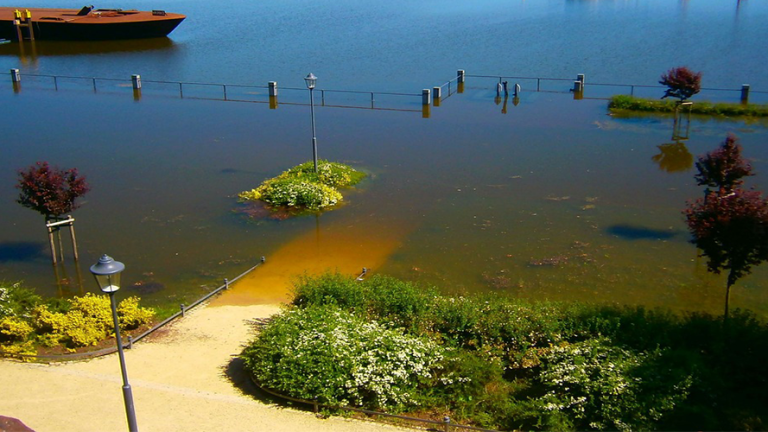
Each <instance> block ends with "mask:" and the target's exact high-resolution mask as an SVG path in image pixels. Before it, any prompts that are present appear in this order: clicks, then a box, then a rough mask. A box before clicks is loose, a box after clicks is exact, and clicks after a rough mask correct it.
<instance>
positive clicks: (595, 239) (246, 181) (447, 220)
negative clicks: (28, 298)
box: [0, 0, 768, 314]
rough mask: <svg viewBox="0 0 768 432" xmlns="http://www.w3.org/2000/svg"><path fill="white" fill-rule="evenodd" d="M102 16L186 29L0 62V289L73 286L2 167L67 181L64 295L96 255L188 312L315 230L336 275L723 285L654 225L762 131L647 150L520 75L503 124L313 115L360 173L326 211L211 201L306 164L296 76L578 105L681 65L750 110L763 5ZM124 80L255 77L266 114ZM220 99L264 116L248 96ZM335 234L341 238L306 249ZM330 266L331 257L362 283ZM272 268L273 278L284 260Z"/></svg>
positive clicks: (514, 288) (661, 121) (191, 4)
mask: <svg viewBox="0 0 768 432" xmlns="http://www.w3.org/2000/svg"><path fill="white" fill-rule="evenodd" d="M54 3H55V2H54ZM54 3H52V4H51V5H50V6H51V7H54V6H60V7H67V6H72V5H71V4H64V3H56V4H54ZM114 7H121V5H114ZM122 7H126V8H127V7H135V8H139V9H166V10H168V11H174V12H180V13H184V14H186V15H187V16H188V18H187V21H185V22H184V23H183V24H182V25H181V26H180V27H179V28H178V29H177V30H176V31H175V32H174V33H172V34H171V38H170V39H163V40H154V41H146V40H144V41H141V40H138V41H122V42H104V43H78V44H71V43H43V42H40V43H37V44H36V45H35V46H34V47H33V46H31V45H24V47H23V49H22V47H20V46H18V45H17V44H4V45H0V67H2V68H4V70H8V69H9V68H19V69H21V73H22V76H23V82H22V90H21V92H19V93H14V91H13V89H12V87H11V84H10V79H0V103H1V104H2V105H3V107H4V109H3V111H2V116H3V126H4V131H3V138H2V142H3V147H2V149H0V155H2V157H0V202H2V203H3V205H2V206H0V223H2V229H0V278H4V279H11V280H16V279H25V280H26V281H27V283H28V284H30V285H33V286H37V287H39V289H40V290H41V291H43V292H45V293H48V294H56V293H59V294H61V295H72V294H77V293H79V292H81V284H80V283H79V278H78V273H77V271H76V270H75V268H74V266H73V265H72V264H71V261H67V264H66V265H65V266H64V267H62V268H60V269H59V279H58V283H57V282H56V280H57V279H56V278H54V272H53V269H52V267H51V265H50V261H49V253H48V251H47V243H46V241H47V238H46V231H45V228H44V226H43V224H42V219H41V217H39V216H38V215H36V214H35V213H33V212H32V211H29V210H26V209H24V208H22V207H21V206H19V205H17V204H15V203H14V202H13V201H14V198H15V193H16V191H15V190H14V189H13V184H14V183H15V180H16V174H15V173H16V170H17V169H19V168H22V167H25V166H29V165H31V164H33V163H34V162H35V161H38V160H47V161H50V162H51V163H52V164H56V165H59V166H61V167H73V166H74V167H77V168H79V169H80V170H81V172H82V173H83V174H85V175H86V176H87V177H88V180H89V182H90V183H91V185H92V186H93V190H92V192H90V193H89V194H88V195H87V196H86V201H85V202H84V205H83V207H82V208H81V209H79V210H77V211H76V212H75V213H74V216H75V218H76V219H77V222H76V229H77V235H78V241H79V243H80V253H81V257H82V260H81V265H80V267H81V268H80V270H81V271H80V273H81V274H80V276H81V277H82V278H83V279H84V285H83V287H84V289H92V288H93V285H92V282H91V281H90V275H89V274H88V272H87V267H88V266H89V265H90V264H91V263H93V262H95V261H96V259H98V257H99V256H100V255H101V254H103V253H105V252H106V253H110V254H112V255H113V256H114V257H115V258H116V259H118V260H122V261H123V262H125V263H126V265H127V267H128V271H127V272H126V274H125V283H126V287H129V288H126V290H125V294H130V293H137V294H140V295H141V296H142V297H144V298H145V299H146V300H147V301H149V302H153V303H180V302H188V301H189V300H190V299H193V298H196V297H197V296H199V295H200V294H201V293H203V292H207V291H208V290H210V289H211V288H212V287H215V286H218V285H220V284H221V281H222V279H223V278H224V277H232V276H234V275H236V274H238V273H240V272H241V271H243V270H244V269H246V268H248V267H250V266H251V265H253V264H254V263H255V262H257V261H258V259H259V257H261V256H262V255H265V256H267V257H270V256H271V255H274V254H277V255H278V256H283V257H284V256H286V255H288V256H290V254H291V253H292V252H291V251H294V250H300V248H302V247H304V248H310V247H313V246H311V243H312V242H310V241H307V239H308V233H309V234H310V235H311V233H312V232H315V233H317V235H316V237H317V239H318V240H317V242H316V244H315V246H314V247H315V248H316V251H315V255H316V256H318V257H319V256H320V255H323V254H325V258H328V255H329V254H330V255H331V256H334V255H333V254H332V253H331V252H329V251H340V250H344V248H345V245H349V248H350V250H359V249H360V248H367V249H376V250H380V252H381V253H380V254H379V255H376V254H370V255H369V254H362V253H361V254H360V255H359V258H360V261H365V260H368V259H371V260H375V262H377V263H379V262H383V264H381V265H380V266H379V265H378V264H376V266H379V267H380V268H376V269H374V271H380V272H386V273H390V274H394V275H396V276H400V277H405V278H408V279H414V280H421V281H424V282H426V283H435V284H439V285H441V286H443V287H444V288H445V289H446V290H450V291H456V292H462V291H487V290H492V291H509V292H512V293H515V294H516V295H519V296H523V297H532V298H550V299H580V300H597V301H607V302H620V303H633V304H634V303H641V304H647V305H664V306H669V307H672V308H675V309H700V310H707V311H712V312H719V310H720V308H721V304H722V296H723V293H722V291H723V285H724V281H723V280H722V278H717V277H712V276H710V275H708V274H707V273H706V272H705V270H704V269H705V263H704V262H702V261H701V260H699V259H697V258H696V250H695V249H694V248H693V247H692V246H691V245H690V244H689V243H688V242H687V239H688V237H687V233H686V229H685V226H684V225H683V221H682V216H681V214H680V212H681V210H682V208H683V207H684V205H685V201H686V200H687V199H691V198H695V197H697V196H698V195H699V194H700V193H701V192H700V190H699V189H698V188H697V187H695V185H694V183H693V180H692V178H693V172H692V171H691V170H690V163H691V161H692V157H693V156H694V155H699V154H702V153H704V152H706V151H709V150H711V149H713V148H714V147H715V146H717V145H718V144H719V143H720V142H721V141H722V140H723V139H724V137H725V134H726V133H727V132H730V131H733V132H736V133H737V134H738V135H739V136H740V137H741V139H742V143H743V145H744V148H745V155H746V156H747V157H749V158H751V159H752V162H753V165H754V166H755V168H756V171H757V172H758V176H757V177H755V178H753V179H751V182H752V184H753V185H755V186H758V187H761V188H763V189H766V186H768V180H766V179H768V177H766V176H764V175H762V174H761V173H768V170H766V169H765V168H766V166H765V165H766V161H767V160H768V158H766V151H768V150H766V147H765V142H766V134H765V125H764V124H759V123H758V124H744V123H741V122H727V121H712V120H709V119H694V120H693V121H692V122H691V125H690V131H689V133H688V136H689V139H687V140H684V141H682V142H673V141H672V139H671V136H672V135H673V124H672V121H671V119H670V118H664V117H654V116H650V117H643V118H633V119H618V118H614V117H610V116H607V115H606V111H605V102H604V101H602V100H588V99H584V100H581V101H574V100H572V98H571V95H569V94H567V93H545V92H541V93H536V92H533V91H532V90H533V89H534V88H535V84H534V83H535V81H530V80H528V81H526V80H523V81H522V82H521V85H522V86H523V95H522V97H521V99H520V103H519V105H517V106H515V105H513V104H512V103H511V100H510V101H508V104H507V106H506V108H504V105H503V104H496V103H495V102H494V94H493V88H494V87H495V81H494V80H484V79H480V78H470V81H469V82H468V83H467V88H466V92H465V93H463V94H461V95H454V96H453V97H451V98H450V99H448V100H446V101H444V102H443V104H442V106H440V107H432V108H431V110H430V112H431V118H429V119H425V118H422V113H421V107H420V105H419V104H418V98H399V97H398V98H392V99H393V100H389V99H386V98H385V97H383V96H377V103H379V102H383V101H384V99H386V103H387V104H388V106H390V105H393V104H394V106H396V107H399V108H403V109H407V110H412V111H379V110H377V111H371V110H363V109H341V108H331V107H329V106H326V107H319V108H318V110H317V122H318V141H319V146H320V156H321V157H325V158H329V159H333V160H341V161H347V162H350V163H352V164H353V165H355V166H358V167H361V168H363V169H366V170H368V171H369V172H371V173H372V178H371V180H369V181H368V182H366V183H365V184H363V185H362V186H361V188H360V190H359V191H357V192H355V193H353V194H351V196H350V197H348V198H349V199H348V204H347V205H346V206H345V207H344V208H343V209H341V210H339V211H335V212H329V213H326V214H323V215H322V216H320V217H318V218H314V217H306V218H298V219H294V220H287V221H280V222H277V221H261V222H254V221H249V220H248V219H247V218H245V217H244V216H243V215H241V214H239V213H237V210H238V209H239V208H238V205H237V204H236V202H235V198H234V197H235V195H236V194H237V193H238V192H239V191H241V190H244V189H248V188H251V187H254V186H256V185H258V184H259V183H260V182H261V181H262V180H263V179H265V178H267V177H271V176H274V175H276V174H278V173H279V172H281V171H282V170H284V169H286V168H288V167H290V166H293V165H295V164H298V163H300V162H303V161H305V160H308V159H309V158H310V157H311V152H310V149H311V147H310V132H309V118H308V117H309V113H308V111H309V110H308V107H307V106H306V105H303V104H305V103H306V99H307V98H306V93H305V91H290V90H288V89H286V87H299V88H303V82H302V79H301V78H302V77H303V76H305V75H306V74H307V73H308V72H309V71H312V72H313V73H315V74H316V75H317V76H319V77H320V81H319V84H318V85H319V87H318V88H319V89H340V90H366V91H389V92H407V93H419V92H420V91H421V89H423V88H432V87H433V86H436V85H440V84H442V83H443V82H445V81H446V80H449V79H451V78H452V77H454V76H455V73H456V70H457V69H466V70H467V72H468V73H469V74H500V75H514V76H534V77H557V78H571V79H572V78H575V75H576V74H577V73H585V74H586V75H587V83H588V86H587V93H586V94H585V96H586V97H595V96H606V95H608V94H611V93H612V92H614V91H618V89H617V88H613V87H595V86H592V87H590V86H589V84H590V83H632V84H648V85H654V84H656V81H657V79H658V76H659V75H660V74H661V73H662V72H664V71H665V70H667V69H669V68H670V67H673V66H677V65H682V64H685V65H688V66H690V67H691V68H693V69H695V70H701V71H703V72H704V86H705V87H708V88H729V89H738V88H739V87H740V86H741V84H743V83H749V84H751V85H752V88H753V95H752V100H757V101H765V98H766V94H768V93H759V91H761V90H762V91H766V90H768V75H766V74H765V73H764V69H765V68H764V59H763V58H762V57H761V56H760V55H756V54H755V53H761V52H765V51H766V49H768V42H767V41H768V37H766V36H768V34H766V26H765V25H764V23H765V19H766V18H767V17H768V3H766V2H765V1H752V0H749V1H743V0H742V1H741V2H723V1H716V0H708V1H707V0H704V1H697V2H690V1H678V2H670V1H667V0H650V1H628V2H587V1H571V0H567V1H559V0H546V1H537V2H531V1H523V0H520V1H514V2H509V1H500V0H482V1H475V2H470V3H468V2H462V1H449V2H434V1H426V2H409V1H390V2H379V3H365V4H363V3H360V2H351V1H340V2H332V3H322V2H321V3H316V2H315V3H311V2H307V1H305V0H290V1H280V2H269V1H267V2H252V1H248V0H235V1H232V2H228V3H227V4H226V5H221V4H218V3H216V4H214V3H212V2H210V1H207V0H163V1H156V0H151V1H150V0H137V1H134V2H132V3H131V4H130V5H122ZM224 17H226V20H224V19H223V18H224ZM223 22H226V29H227V31H223V27H222V25H223V24H222V23H223ZM136 73H138V74H141V75H142V77H143V79H144V80H145V81H147V82H148V81H152V80H154V81H192V82H214V83H225V84H246V85H259V86H264V85H266V83H267V82H268V81H278V82H279V84H280V86H281V88H282V89H283V90H282V91H281V96H280V104H279V106H278V108H277V109H274V110H272V109H269V106H268V104H261V103H256V104H253V103H234V102H228V103H227V102H220V101H206V100H199V99H194V98H190V96H192V95H190V94H188V93H185V96H186V98H185V99H179V97H178V94H177V92H176V88H175V87H174V86H173V85H170V86H169V87H168V88H162V89H160V88H159V87H162V86H156V85H155V86H154V87H153V85H147V86H146V87H145V91H144V94H143V97H142V98H141V99H140V100H134V99H133V97H132V96H131V94H130V88H129V87H126V85H127V82H128V79H129V77H130V75H131V74H136ZM30 74H53V75H70V76H85V77H105V78H120V79H122V80H124V81H123V82H122V83H119V82H115V81H106V82H104V81H100V82H99V86H98V90H97V91H96V92H95V93H94V91H93V89H92V88H91V86H90V83H89V82H88V81H82V80H69V81H67V80H61V81H59V90H58V91H54V90H53V88H52V86H51V82H50V79H48V78H44V77H43V78H34V77H32V76H30ZM550 84H551V83H550ZM555 84H559V82H555ZM563 86H565V88H567V87H568V86H569V84H568V82H565V83H564V84H563ZM565 88H559V91H562V90H564V89H565ZM547 89H548V90H551V89H550V88H547ZM622 90H625V89H622ZM637 90H638V92H649V93H648V94H646V95H647V96H660V93H658V94H657V93H654V92H655V91H656V89H641V88H638V89H637ZM195 91H198V92H200V91H203V90H202V89H201V88H197V89H195ZM209 91H210V92H212V93H215V92H216V91H218V89H217V88H214V87H211V88H209ZM239 91H242V92H245V94H247V95H249V97H251V96H252V97H253V98H255V99H258V100H265V98H264V92H265V91H266V90H265V89H252V88H247V89H240V90H239ZM206 96H211V95H207V94H206ZM702 96H703V97H707V98H713V99H729V100H734V99H735V98H737V97H738V94H737V93H733V92H717V91H707V94H706V95H704V94H703V95H702ZM213 97H217V96H213ZM333 97H334V98H339V97H341V99H342V100H341V103H339V99H334V100H333V101H332V103H329V105H332V104H345V103H346V101H345V100H344V99H345V98H349V99H350V100H351V102H352V103H353V104H357V105H361V104H362V105H365V103H364V102H365V100H364V98H367V97H368V96H367V95H362V96H360V95H341V96H340V94H338V93H337V94H335V95H333ZM360 98H363V100H362V101H361V100H360ZM293 103H298V105H295V104H293ZM502 111H505V112H506V114H502ZM670 171H671V172H670ZM349 231H352V232H355V233H356V236H357V238H358V239H360V238H361V237H366V238H365V239H364V240H356V239H355V236H352V238H350V237H348V236H347V237H343V238H342V237H338V244H330V243H329V242H334V241H336V239H337V235H338V233H340V232H349ZM333 233H336V234H333ZM366 233H370V234H369V235H366ZM64 234H65V237H66V233H64ZM384 238H386V240H387V241H383V240H382V241H377V239H384ZM377 245H378V246H377ZM296 248H299V249H296ZM355 248H357V249H355ZM393 251H394V252H393ZM390 254H391V255H390ZM381 255H384V256H381ZM311 256H312V254H306V257H309V258H306V259H311ZM339 256H340V258H339V259H340V260H341V259H343V260H344V264H345V266H348V265H354V266H359V267H364V266H371V264H369V263H368V262H359V263H350V262H349V261H354V254H352V255H351V256H350V255H349V254H347V255H344V254H340V255H339ZM342 256H343V258H341V257H342ZM283 259H284V260H286V261H288V262H285V263H283V264H282V265H283V266H285V267H286V268H289V267H290V266H291V265H292V264H295V265H296V266H297V267H300V266H301V265H302V261H299V260H297V261H296V263H292V262H290V259H288V258H283ZM303 263H305V264H307V262H306V261H303ZM340 266H341V265H340ZM345 268H346V267H345ZM297 270H298V271H299V272H300V271H301V270H300V269H297ZM766 271H768V270H765V268H758V269H757V270H756V271H755V273H754V274H753V275H752V276H750V277H748V278H745V279H744V280H742V281H740V282H739V285H738V286H737V288H736V289H735V290H734V293H733V297H734V298H733V304H734V306H735V307H750V308H752V309H754V310H756V311H758V312H760V313H761V314H766V313H768V292H766V283H767V282H766V281H767V280H768V279H766V276H767V274H766ZM89 287H90V288H89Z"/></svg>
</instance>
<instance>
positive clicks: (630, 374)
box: [539, 338, 693, 431]
mask: <svg viewBox="0 0 768 432" xmlns="http://www.w3.org/2000/svg"><path fill="white" fill-rule="evenodd" d="M543 366H544V367H543V370H542V373H541V375H540V376H539V380H540V381H541V383H542V384H543V385H544V386H545V387H546V388H547V389H548V391H547V393H546V395H545V396H544V397H543V398H542V402H543V403H544V404H545V405H544V409H545V410H547V411H551V412H560V413H566V414H567V415H568V416H569V417H570V418H572V419H574V420H575V426H576V428H577V429H586V428H590V429H598V430H605V429H610V430H622V431H628V430H633V429H638V428H639V429H653V428H654V427H653V426H654V425H655V424H656V422H658V421H659V420H660V419H661V417H662V416H663V415H664V413H666V412H668V411H671V410H672V409H673V408H674V407H675V405H676V404H678V403H679V402H681V401H683V400H685V398H686V396H687V394H688V390H689V388H690V386H691V384H692V382H693V377H692V375H691V374H690V373H688V374H686V372H685V371H682V370H678V369H675V368H674V366H672V365H670V364H668V363H666V359H665V358H664V351H663V350H660V349H656V350H654V351H651V352H634V351H630V350H627V349H624V348H621V347H618V346H615V345H613V343H612V342H611V340H610V339H607V338H595V339H589V340H586V341H584V342H579V343H575V344H568V343H564V344H560V345H558V346H557V347H555V348H554V349H552V350H550V352H549V353H548V354H547V355H545V356H544V357H543Z"/></svg>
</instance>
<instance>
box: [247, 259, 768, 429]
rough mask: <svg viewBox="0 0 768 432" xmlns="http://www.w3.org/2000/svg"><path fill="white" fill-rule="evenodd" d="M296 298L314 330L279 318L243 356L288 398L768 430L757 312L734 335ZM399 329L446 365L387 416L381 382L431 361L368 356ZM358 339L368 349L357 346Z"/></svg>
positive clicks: (542, 425) (367, 299)
mask: <svg viewBox="0 0 768 432" xmlns="http://www.w3.org/2000/svg"><path fill="white" fill-rule="evenodd" d="M294 295H295V297H294V300H293V302H292V306H291V307H292V308H291V309H290V310H291V311H292V312H290V314H295V315H297V316H302V317H309V316H311V317H313V318H312V319H308V318H307V319H306V321H305V324H302V325H298V324H295V325H293V326H292V327H290V329H287V327H286V326H284V325H283V321H284V320H287V318H285V317H279V318H277V319H276V322H279V323H281V324H280V327H276V328H271V327H270V328H269V329H267V330H266V331H265V333H267V334H268V335H269V337H267V338H263V339H262V337H261V336H260V337H259V338H258V339H257V342H255V343H254V344H253V345H251V346H250V347H249V348H248V349H247V350H246V356H247V357H246V361H247V362H250V364H251V365H252V366H253V368H254V370H259V371H261V372H260V373H263V375H260V376H259V375H257V376H258V377H259V379H260V380H262V382H263V383H265V385H267V386H268V387H271V388H273V389H276V390H278V391H281V392H283V393H285V394H290V395H294V396H298V397H301V398H305V399H312V398H313V397H315V396H317V397H318V398H319V400H321V401H330V400H335V401H339V402H342V401H348V402H349V403H355V404H357V403H361V404H362V405H363V406H366V407H369V408H376V407H383V408H391V405H390V404H392V405H395V406H398V405H397V404H401V405H400V407H402V404H404V402H403V401H404V400H405V399H404V398H408V399H409V400H412V401H414V402H415V403H418V406H417V407H413V408H412V409H414V410H418V411H419V414H418V415H420V416H431V417H432V418H434V419H442V416H443V415H449V416H450V417H451V419H452V420H455V421H459V422H465V423H471V424H474V425H476V426H480V427H485V428H492V429H502V430H590V429H608V430H635V429H636V430H647V429H655V430H691V429H707V430H715V429H718V430H724V429H740V430H741V429H754V430H757V429H764V424H763V423H762V422H763V421H764V420H761V419H765V418H768V408H766V407H768V396H767V393H766V392H765V391H764V389H763V388H764V386H763V385H762V384H760V383H761V382H762V381H761V380H763V378H764V375H765V374H764V369H765V364H766V363H768V324H767V323H766V322H765V320H760V319H757V318H756V317H755V316H754V315H751V314H749V313H744V312H737V313H735V316H734V317H733V318H732V319H731V321H730V322H729V325H728V326H727V327H726V328H724V327H723V326H722V322H721V321H720V320H719V318H717V317H712V316H709V315H702V314H688V315H676V314H673V313H671V312H670V311H666V310H653V311H649V310H646V309H644V308H643V307H617V306H605V305H590V304H579V303H553V302H529V301H525V300H521V299H516V298H510V297H505V296H503V295H502V294H500V293H494V294H493V295H492V296H490V295H489V296H475V295H472V296H461V297H451V296H444V295H440V294H439V293H438V291H437V290H436V289H434V288H430V287H422V286H418V285H415V284H412V283H409V282H404V281H400V280H397V279H394V278H390V277H385V276H380V275H374V276H371V277H369V278H366V279H365V280H364V281H356V280H355V279H354V278H352V277H346V276H342V275H339V274H326V275H321V276H318V277H307V278H304V279H303V280H301V281H300V282H299V284H298V285H297V286H296V288H295V293H294ZM337 314H338V315H337ZM340 322H344V324H339V323H340ZM328 323H333V325H332V326H330V327H329V328H326V326H327V325H329V324H328ZM366 323H373V324H371V326H370V327H368V326H367V325H366ZM374 328H375V329H377V330H375V331H374V330H371V331H372V332H373V333H372V334H370V335H369V334H368V333H367V331H368V330H369V329H374ZM339 329H345V330H344V332H343V334H344V335H345V336H346V339H345V338H344V337H341V336H340V335H341V334H342V333H340V332H341V330H339ZM390 330H395V331H397V332H398V333H397V334H398V335H402V337H404V338H413V340H418V341H422V342H419V343H424V344H427V342H425V341H426V339H425V338H428V339H429V340H431V341H432V344H436V345H434V346H435V347H436V348H435V349H436V350H437V354H432V357H434V358H435V359H437V358H440V360H439V361H438V362H437V363H432V364H430V365H429V366H428V370H429V375H426V374H422V375H418V374H414V375H411V376H413V377H414V381H416V382H418V383H419V385H416V386H410V385H402V386H400V385H398V386H394V385H390V387H389V388H388V390H391V391H392V392H393V393H392V394H391V395H389V396H387V397H386V400H387V402H386V404H385V402H384V399H381V400H380V399H378V396H377V394H379V393H376V392H380V391H381V390H380V388H378V387H376V390H370V389H371V388H374V387H372V385H373V384H372V383H381V382H382V381H381V379H380V378H374V377H382V376H389V375H390V374H392V373H393V372H391V371H393V370H398V368H401V369H400V370H402V365H403V364H406V362H407V358H409V357H410V358H411V361H416V360H421V359H422V358H423V357H419V356H418V355H417V354H416V353H414V352H412V351H410V350H409V349H408V348H407V347H406V346H400V345H398V344H395V343H384V344H383V345H367V344H368V343H369V342H370V340H371V339H372V338H374V337H375V336H374V335H375V334H376V332H380V333H385V332H388V331H390ZM352 335H354V336H352ZM362 335H364V336H362ZM358 336H360V338H363V337H364V338H365V340H366V341H369V342H366V345H357V344H356V343H351V342H350V341H351V340H353V339H354V340H357V339H356V338H357V337H358ZM725 341H727V343H726V342H725ZM414 344H416V343H415V342H414ZM363 346H365V347H366V348H360V349H358V348H354V349H353V347H363ZM381 346H386V347H388V349H390V350H391V353H390V354H388V355H382V354H379V353H380V352H386V350H385V349H383V348H379V347H381ZM299 347H301V348H299ZM369 351H370V353H369ZM401 351H402V352H403V353H404V356H405V357H399V356H398V354H397V353H399V352H401ZM420 352H422V353H423V351H420ZM422 355H423V354H422ZM371 356H374V357H375V358H376V360H375V362H374V361H373V360H371V359H370V358H371ZM248 358H250V359H248ZM382 362H383V363H382ZM387 362H389V363H391V366H389V367H388V366H385V363H387ZM361 364H366V365H368V364H370V365H372V364H376V365H377V366H376V367H370V368H367V367H364V366H359V365H361ZM278 365H280V367H278ZM351 365H358V366H355V367H354V368H353V367H352V366H351ZM423 367H424V368H427V365H426V364H424V365H423ZM424 370H426V369H424ZM353 371H365V375H364V376H358V377H357V378H353V376H354V373H353ZM381 371H390V372H381ZM320 376H322V377H324V378H323V379H322V380H321V379H320V378H319V377H320ZM365 377H369V378H365ZM361 378H363V379H362V381H361ZM366 380H368V381H366ZM384 382H387V381H384ZM358 385H360V386H358ZM350 387H354V388H356V389H358V390H357V393H354V392H350V391H349V388H350ZM398 392H401V393H398ZM366 394H368V395H369V396H368V397H366ZM395 394H399V395H400V396H395ZM329 395H332V396H329Z"/></svg>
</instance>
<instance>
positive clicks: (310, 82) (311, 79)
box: [304, 73, 317, 174]
mask: <svg viewBox="0 0 768 432" xmlns="http://www.w3.org/2000/svg"><path fill="white" fill-rule="evenodd" d="M304 81H306V82H307V88H308V89H309V110H310V112H311V113H312V158H313V160H314V161H315V174H317V137H316V136H315V95H314V94H313V93H312V92H313V91H314V90H315V84H317V77H316V76H315V75H313V74H312V73H310V74H309V75H307V76H306V78H304Z"/></svg>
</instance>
